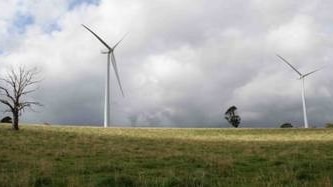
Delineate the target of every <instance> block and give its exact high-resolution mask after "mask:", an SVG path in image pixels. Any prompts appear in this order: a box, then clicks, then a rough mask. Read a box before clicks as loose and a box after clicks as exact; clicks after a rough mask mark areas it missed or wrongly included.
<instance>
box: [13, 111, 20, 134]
mask: <svg viewBox="0 0 333 187" xmlns="http://www.w3.org/2000/svg"><path fill="white" fill-rule="evenodd" d="M18 123H19V114H18V112H13V130H19V125H18Z"/></svg>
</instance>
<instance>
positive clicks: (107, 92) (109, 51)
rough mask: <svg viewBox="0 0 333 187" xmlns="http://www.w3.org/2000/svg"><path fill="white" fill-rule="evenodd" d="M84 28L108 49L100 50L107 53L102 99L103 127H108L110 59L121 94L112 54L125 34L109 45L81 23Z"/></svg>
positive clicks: (121, 89) (122, 92)
mask: <svg viewBox="0 0 333 187" xmlns="http://www.w3.org/2000/svg"><path fill="white" fill-rule="evenodd" d="M82 26H83V27H84V28H86V29H87V30H88V31H89V32H90V33H91V34H93V35H94V36H95V37H96V38H97V39H98V40H99V41H100V42H101V43H102V44H103V45H104V46H105V47H106V48H107V50H108V51H106V52H102V54H107V55H108V57H107V68H106V79H105V101H104V127H108V125H109V124H110V59H111V62H112V66H113V69H114V72H115V74H116V77H117V81H118V85H119V88H120V91H121V94H122V95H123V96H125V95H124V91H123V88H122V86H121V82H120V78H119V73H118V68H117V63H116V58H115V56H114V50H115V48H116V47H117V46H118V44H119V43H120V42H121V41H122V40H123V39H124V38H125V36H126V35H124V36H123V37H122V38H121V40H119V41H118V42H117V43H116V44H115V45H114V46H113V47H110V46H109V45H108V44H107V43H106V42H104V41H103V40H102V38H101V37H99V36H98V35H97V34H96V33H94V32H93V31H92V30H91V29H89V28H88V27H87V26H85V25H83V24H82Z"/></svg>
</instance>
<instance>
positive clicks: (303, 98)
mask: <svg viewBox="0 0 333 187" xmlns="http://www.w3.org/2000/svg"><path fill="white" fill-rule="evenodd" d="M276 56H277V57H279V58H280V59H281V60H282V61H283V62H285V63H286V64H287V65H288V66H289V67H291V68H292V69H293V70H294V71H295V72H296V73H297V74H298V75H299V79H300V80H302V103H303V117H304V128H309V125H308V117H307V114H306V104H305V86H304V81H305V77H307V76H309V75H311V74H313V73H315V72H317V71H319V70H320V69H317V70H314V71H311V72H309V73H306V74H302V73H301V72H299V71H298V70H297V69H296V68H295V67H294V66H292V65H291V64H290V63H289V62H288V61H287V60H286V59H284V58H283V57H282V56H280V55H278V54H277V55H276Z"/></svg>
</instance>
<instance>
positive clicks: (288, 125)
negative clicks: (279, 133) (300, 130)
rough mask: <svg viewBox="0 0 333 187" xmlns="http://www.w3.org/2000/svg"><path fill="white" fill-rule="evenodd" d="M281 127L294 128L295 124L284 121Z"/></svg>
mask: <svg viewBox="0 0 333 187" xmlns="http://www.w3.org/2000/svg"><path fill="white" fill-rule="evenodd" d="M280 128H293V126H292V125H291V124H290V123H284V124H282V125H281V126H280Z"/></svg>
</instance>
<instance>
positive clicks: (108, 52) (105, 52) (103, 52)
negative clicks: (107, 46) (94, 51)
mask: <svg viewBox="0 0 333 187" xmlns="http://www.w3.org/2000/svg"><path fill="white" fill-rule="evenodd" d="M111 52H112V51H111V50H109V51H102V50H101V54H110V53H111Z"/></svg>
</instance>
